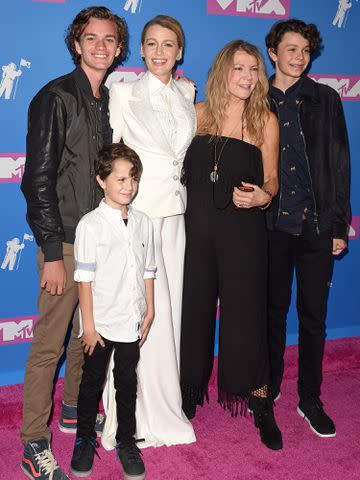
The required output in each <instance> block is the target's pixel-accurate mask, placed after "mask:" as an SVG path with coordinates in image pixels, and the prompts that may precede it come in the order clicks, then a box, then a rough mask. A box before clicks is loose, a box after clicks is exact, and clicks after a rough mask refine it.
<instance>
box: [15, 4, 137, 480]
mask: <svg viewBox="0 0 360 480" xmlns="http://www.w3.org/2000/svg"><path fill="white" fill-rule="evenodd" d="M127 39H128V33H127V27H126V23H125V22H124V21H123V20H122V19H121V18H119V17H118V16H117V15H114V14H113V13H112V12H111V11H110V10H108V9H107V8H105V7H90V8H87V9H85V10H82V11H81V12H80V13H79V14H78V15H77V16H76V17H75V19H74V21H73V23H72V24H71V25H70V27H69V29H68V31H67V37H66V43H67V46H68V48H69V51H70V53H71V55H72V57H73V60H74V62H75V64H76V69H75V70H74V71H73V72H71V73H69V74H68V75H65V76H63V77H60V78H57V79H55V80H53V81H51V82H50V83H48V84H47V85H46V86H45V87H43V88H42V89H41V90H40V91H39V92H38V94H37V95H36V96H35V97H34V98H33V100H32V102H31V104H30V107H29V115H28V133H27V161H26V165H25V172H24V176H23V181H22V185H21V189H22V191H23V193H24V196H25V198H26V202H27V220H28V223H29V225H30V227H31V228H32V231H33V232H34V235H35V238H36V241H37V244H38V246H39V248H38V271H39V278H40V293H39V297H38V307H39V317H38V321H37V323H36V325H35V328H34V338H33V341H32V345H31V348H30V353H29V357H28V361H27V366H26V374H25V384H24V404H23V424H22V429H21V438H22V441H23V442H24V444H25V450H24V457H23V461H22V465H21V468H22V470H23V471H24V473H25V474H26V475H27V476H28V477H29V478H38V479H40V480H46V479H48V478H52V479H53V480H62V479H67V478H69V477H68V476H67V475H66V474H65V473H64V472H63V471H62V470H61V468H60V467H59V466H58V465H57V463H56V461H55V459H54V457H53V455H52V452H51V449H50V436H51V434H50V430H49V428H48V425H47V423H48V421H49V416H50V412H51V408H52V390H53V381H54V375H55V371H56V368H57V364H58V361H59V359H60V357H61V355H62V353H63V350H64V346H63V345H64V340H65V336H66V332H67V329H68V326H69V324H70V322H71V320H72V316H73V313H74V311H75V309H76V307H77V304H78V293H77V285H76V284H75V282H74V252H73V242H74V238H75V229H76V226H77V223H78V221H79V220H80V218H81V217H82V216H83V215H84V214H85V213H87V212H89V211H90V210H92V209H94V208H95V207H96V206H97V205H98V203H99V201H100V198H101V194H100V190H99V189H97V187H96V180H95V172H94V160H95V158H96V155H97V152H98V151H99V150H100V148H101V147H102V145H103V144H107V143H111V141H112V131H111V128H110V124H109V121H108V91H107V88H106V87H105V86H104V79H105V77H106V75H107V73H108V71H109V69H111V67H112V66H113V65H114V64H115V63H116V62H117V61H119V59H120V58H121V57H122V56H123V54H124V53H126V50H127ZM75 323H77V322H75ZM77 334H78V325H75V326H74V328H73V332H72V335H71V338H70V343H69V347H68V349H67V371H66V378H65V386H64V396H63V412H62V413H63V414H64V411H65V415H62V419H61V421H60V425H61V427H63V428H62V429H63V430H65V429H67V430H70V431H71V430H73V431H75V430H76V403H77V395H78V388H79V383H80V379H81V367H82V363H83V352H82V347H81V344H80V339H78V338H77ZM66 414H67V415H66ZM64 417H65V418H64ZM66 417H67V418H66Z"/></svg>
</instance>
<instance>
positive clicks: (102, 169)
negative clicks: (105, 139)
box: [95, 143, 143, 181]
mask: <svg viewBox="0 0 360 480" xmlns="http://www.w3.org/2000/svg"><path fill="white" fill-rule="evenodd" d="M116 160H126V161H127V162H130V163H131V164H132V169H131V170H130V175H131V176H132V177H133V178H134V179H135V180H137V181H139V180H140V177H141V174H142V171H143V166H142V163H141V160H140V157H139V155H138V154H137V153H136V152H135V151H134V150H133V149H132V148H130V147H128V146H127V145H125V144H124V143H111V144H110V145H105V146H104V147H103V148H102V149H101V150H100V152H99V153H98V156H97V159H96V161H95V173H96V175H99V177H100V178H101V180H105V178H106V177H108V176H109V175H110V173H111V172H112V170H113V163H114V162H115V161H116Z"/></svg>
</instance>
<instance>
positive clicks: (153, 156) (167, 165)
mask: <svg viewBox="0 0 360 480" xmlns="http://www.w3.org/2000/svg"><path fill="white" fill-rule="evenodd" d="M183 47H184V32H183V29H182V27H181V25H180V24H179V22H178V21H177V20H175V19H173V18H171V17H167V16H164V15H159V16H157V17H155V18H154V19H152V20H150V21H149V22H148V23H147V24H146V25H145V27H144V29H143V32H142V38H141V55H142V57H143V58H144V59H145V63H146V65H147V68H148V71H147V72H146V73H145V75H144V76H143V77H142V78H141V79H140V80H138V81H135V82H130V83H114V84H112V86H111V89H110V105H109V108H110V123H111V126H112V128H113V131H114V136H113V141H114V142H119V141H120V140H121V139H123V141H124V143H125V144H126V145H128V146H129V147H131V148H133V149H134V150H135V151H136V152H137V153H138V155H139V156H140V158H141V161H142V163H143V167H144V170H143V174H142V177H141V182H140V188H139V193H138V195H137V197H136V198H135V200H134V202H133V205H134V207H135V208H137V209H138V210H141V211H143V212H145V213H146V214H147V215H149V216H150V217H151V219H152V221H153V225H154V236H155V257H156V265H157V274H156V282H155V318H154V321H153V324H152V326H151V325H148V328H147V329H145V335H143V338H142V340H141V343H143V345H142V347H141V351H140V362H139V365H138V397H137V406H136V424H137V432H136V438H138V439H144V440H143V441H142V442H140V443H139V446H140V447H142V446H144V447H148V446H160V445H174V444H183V443H192V442H194V441H195V435H194V431H193V428H192V426H191V424H190V422H189V421H188V419H187V418H186V416H185V414H184V413H183V411H182V409H181V403H182V401H181V391H180V386H179V345H180V322H181V300H182V278H183V260H184V249H185V228H184V215H183V214H184V211H185V206H186V191H185V189H184V187H183V186H182V185H181V183H180V176H181V169H182V163H183V159H184V156H185V152H186V150H187V147H188V146H189V144H190V142H191V140H192V138H193V136H194V134H195V130H196V117H195V110H194V104H193V103H194V94H195V92H194V86H193V85H192V84H191V83H188V82H185V81H174V80H173V78H172V74H173V71H174V67H175V65H176V62H177V61H179V60H180V59H181V57H182V53H183ZM150 326H151V329H150ZM147 333H148V338H147V341H146V342H145V341H144V340H145V338H146V334H147ZM111 370H112V368H111V366H110V369H109V378H108V382H107V386H106V388H105V395H104V404H105V409H106V410H107V420H106V424H105V429H104V432H103V436H102V443H103V445H104V447H105V448H107V449H111V448H113V447H114V446H116V443H117V442H116V438H115V432H116V425H117V423H116V409H115V399H114V395H115V394H114V386H113V381H112V371H111ZM106 407H107V408H106Z"/></svg>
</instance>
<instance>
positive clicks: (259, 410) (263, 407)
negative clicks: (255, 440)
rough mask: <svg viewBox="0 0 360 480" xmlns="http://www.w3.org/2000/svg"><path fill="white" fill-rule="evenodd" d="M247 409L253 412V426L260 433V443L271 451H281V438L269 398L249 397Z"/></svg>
mask: <svg viewBox="0 0 360 480" xmlns="http://www.w3.org/2000/svg"><path fill="white" fill-rule="evenodd" d="M249 409H250V410H252V411H253V414H254V419H255V426H256V427H257V428H258V429H259V431H260V437H261V441H262V442H263V444H264V445H266V446H267V447H268V448H270V449H271V450H281V449H282V436H281V432H280V430H279V427H278V426H277V425H276V421H275V417H274V409H273V403H272V400H271V399H270V398H261V397H254V396H252V397H250V400H249Z"/></svg>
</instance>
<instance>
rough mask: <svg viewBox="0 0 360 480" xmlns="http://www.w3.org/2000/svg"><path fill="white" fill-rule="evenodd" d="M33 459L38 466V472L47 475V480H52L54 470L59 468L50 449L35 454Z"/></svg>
mask: <svg viewBox="0 0 360 480" xmlns="http://www.w3.org/2000/svg"><path fill="white" fill-rule="evenodd" d="M34 457H35V460H36V461H37V462H38V464H39V467H40V472H43V473H45V474H46V475H49V480H52V478H53V474H54V472H55V470H57V469H58V468H59V465H58V464H57V461H56V460H55V458H54V455H53V453H52V451H51V450H50V449H48V450H42V451H41V452H39V453H36V454H35V455H34Z"/></svg>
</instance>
